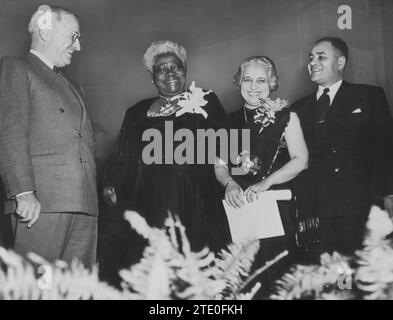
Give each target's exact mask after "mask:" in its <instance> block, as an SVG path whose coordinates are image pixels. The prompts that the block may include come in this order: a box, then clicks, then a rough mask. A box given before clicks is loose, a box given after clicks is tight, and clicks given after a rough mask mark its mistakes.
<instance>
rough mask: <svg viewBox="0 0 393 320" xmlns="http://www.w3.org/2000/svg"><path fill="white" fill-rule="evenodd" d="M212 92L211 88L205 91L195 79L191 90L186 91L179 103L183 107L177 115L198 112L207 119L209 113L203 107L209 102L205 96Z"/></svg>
mask: <svg viewBox="0 0 393 320" xmlns="http://www.w3.org/2000/svg"><path fill="white" fill-rule="evenodd" d="M211 92H212V91H211V90H209V91H203V90H202V89H201V88H198V87H196V86H195V81H193V82H192V83H191V85H190V89H189V91H187V92H185V93H184V95H182V98H181V99H180V100H179V101H178V103H177V104H178V106H179V107H180V108H181V109H180V110H179V111H177V112H176V117H180V116H181V115H183V114H185V113H198V114H201V115H203V116H204V117H205V119H206V118H207V117H208V114H207V112H206V111H205V110H203V109H202V107H203V106H205V105H206V104H207V100H205V99H204V97H205V96H206V95H208V94H209V93H211Z"/></svg>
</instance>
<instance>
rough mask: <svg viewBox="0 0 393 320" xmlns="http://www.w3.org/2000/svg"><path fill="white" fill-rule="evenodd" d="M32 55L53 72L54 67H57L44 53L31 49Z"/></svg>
mask: <svg viewBox="0 0 393 320" xmlns="http://www.w3.org/2000/svg"><path fill="white" fill-rule="evenodd" d="M30 53H31V54H34V55H35V56H36V57H37V58H38V59H40V60H41V61H42V62H43V63H45V64H46V65H47V66H48V67H49V68H50V69H52V70H53V67H54V66H55V65H54V64H53V63H52V62H50V60H49V59H48V58H47V57H45V56H44V55H43V54H42V53H40V52H38V51H36V50H34V49H30Z"/></svg>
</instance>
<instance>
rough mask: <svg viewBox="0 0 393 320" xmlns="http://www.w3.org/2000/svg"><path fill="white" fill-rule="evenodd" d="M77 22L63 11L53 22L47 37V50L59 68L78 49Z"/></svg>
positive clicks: (65, 63) (64, 64)
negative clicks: (59, 18)
mask: <svg viewBox="0 0 393 320" xmlns="http://www.w3.org/2000/svg"><path fill="white" fill-rule="evenodd" d="M79 34H80V31H79V23H78V20H77V19H76V18H75V17H74V16H73V15H71V14H67V13H63V14H62V17H61V20H60V21H57V20H56V22H55V24H54V26H53V28H52V29H51V34H50V37H49V39H48V44H47V52H48V55H49V58H50V60H51V61H52V62H53V64H54V65H55V66H57V67H59V68H62V67H65V66H67V65H69V64H70V63H71V59H72V55H73V53H74V52H75V51H80V50H81V46H80V43H79V39H78V38H79Z"/></svg>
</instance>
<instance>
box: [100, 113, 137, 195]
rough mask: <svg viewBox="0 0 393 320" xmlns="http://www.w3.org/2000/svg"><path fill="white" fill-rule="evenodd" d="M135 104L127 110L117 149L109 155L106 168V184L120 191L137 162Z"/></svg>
mask: <svg viewBox="0 0 393 320" xmlns="http://www.w3.org/2000/svg"><path fill="white" fill-rule="evenodd" d="M136 107H137V106H134V107H132V108H130V109H128V111H127V112H126V115H125V117H124V120H123V124H122V126H121V129H120V133H119V136H118V141H117V150H116V152H115V153H113V154H112V155H111V156H109V158H108V161H107V164H106V166H105V169H104V177H103V182H104V186H105V187H107V186H112V187H114V188H115V190H116V192H117V193H118V192H119V190H120V189H121V187H122V185H123V184H124V182H125V181H126V180H129V179H130V175H131V172H133V171H134V169H135V166H136V164H137V160H136V151H135V150H136V148H137V146H138V145H139V143H138V141H137V137H136V112H134V108H136Z"/></svg>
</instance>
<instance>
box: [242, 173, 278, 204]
mask: <svg viewBox="0 0 393 320" xmlns="http://www.w3.org/2000/svg"><path fill="white" fill-rule="evenodd" d="M271 186H272V183H271V181H270V179H269V178H267V179H264V180H262V181H261V182H258V183H256V184H254V185H252V186H250V187H248V188H247V190H246V191H245V192H244V195H245V196H246V200H247V202H250V203H251V202H254V201H255V200H257V199H258V197H259V195H260V194H261V193H262V192H263V191H266V190H269V189H270V187H271Z"/></svg>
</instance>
